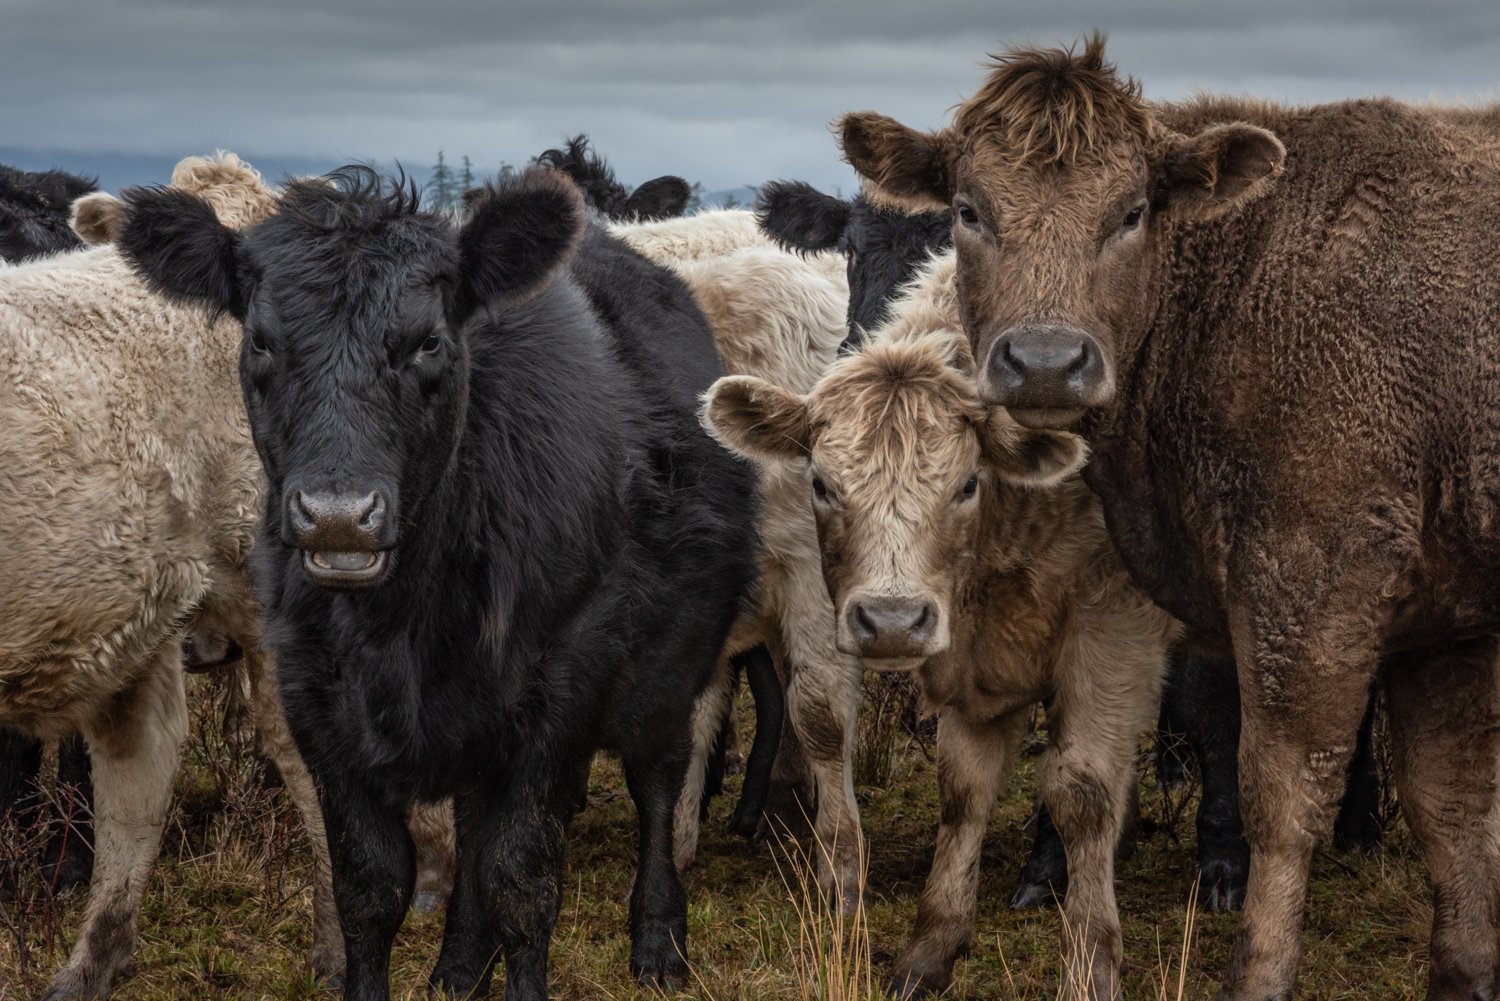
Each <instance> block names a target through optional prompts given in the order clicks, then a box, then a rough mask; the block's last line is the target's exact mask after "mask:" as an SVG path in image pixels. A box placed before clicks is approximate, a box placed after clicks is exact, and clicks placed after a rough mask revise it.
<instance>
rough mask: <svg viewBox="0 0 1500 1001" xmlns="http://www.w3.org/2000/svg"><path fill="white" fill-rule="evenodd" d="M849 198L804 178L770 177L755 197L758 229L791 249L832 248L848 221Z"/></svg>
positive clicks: (840, 237)
mask: <svg viewBox="0 0 1500 1001" xmlns="http://www.w3.org/2000/svg"><path fill="white" fill-rule="evenodd" d="M849 209H850V205H849V202H847V201H845V200H844V199H842V198H835V197H834V196H833V195H825V194H824V193H823V192H821V191H819V190H818V189H817V188H814V187H813V186H812V185H811V184H808V183H806V182H804V181H771V182H770V183H768V184H767V185H766V186H765V187H763V188H761V189H760V195H759V196H758V197H757V198H756V199H755V217H756V219H757V220H758V221H759V222H760V229H761V232H762V233H765V234H766V235H767V236H769V237H770V238H771V239H773V240H775V241H776V242H777V243H779V244H781V246H782V247H784V248H786V249H787V250H791V251H800V252H802V253H817V252H818V251H820V250H832V249H834V248H835V247H837V246H838V245H839V241H840V240H842V239H843V238H844V230H845V228H847V227H848V225H849Z"/></svg>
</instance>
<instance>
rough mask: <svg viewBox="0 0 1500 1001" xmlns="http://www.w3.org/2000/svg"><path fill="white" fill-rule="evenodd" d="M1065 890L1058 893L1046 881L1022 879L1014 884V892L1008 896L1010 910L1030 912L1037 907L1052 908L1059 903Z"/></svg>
mask: <svg viewBox="0 0 1500 1001" xmlns="http://www.w3.org/2000/svg"><path fill="white" fill-rule="evenodd" d="M1066 892H1067V888H1066V887H1064V888H1063V892H1062V893H1058V892H1057V891H1056V889H1055V888H1054V887H1053V885H1052V884H1051V883H1050V882H1049V881H1047V880H1045V879H1044V880H1040V881H1037V880H1029V879H1023V880H1021V882H1019V883H1017V884H1016V890H1015V892H1014V893H1012V894H1011V895H1010V909H1011V910H1013V911H1030V910H1035V909H1036V908H1038V907H1052V906H1053V905H1055V904H1058V903H1061V902H1062V899H1063V896H1064V894H1066Z"/></svg>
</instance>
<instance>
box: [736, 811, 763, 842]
mask: <svg viewBox="0 0 1500 1001" xmlns="http://www.w3.org/2000/svg"><path fill="white" fill-rule="evenodd" d="M729 833H730V834H735V835H738V836H739V837H742V838H744V839H745V840H746V841H760V840H762V839H763V838H765V836H766V827H765V825H764V824H763V823H761V819H760V817H756V816H750V815H749V814H747V813H746V814H742V813H740V811H739V810H735V811H734V815H733V816H731V817H730V818H729Z"/></svg>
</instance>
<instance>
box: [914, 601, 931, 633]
mask: <svg viewBox="0 0 1500 1001" xmlns="http://www.w3.org/2000/svg"><path fill="white" fill-rule="evenodd" d="M931 620H932V606H930V605H923V606H922V610H921V611H920V612H918V613H917V617H916V619H915V620H914V621H913V622H912V624H911V631H912V633H913V634H915V635H922V634H924V633H926V632H927V626H928V623H929V622H930V621H931Z"/></svg>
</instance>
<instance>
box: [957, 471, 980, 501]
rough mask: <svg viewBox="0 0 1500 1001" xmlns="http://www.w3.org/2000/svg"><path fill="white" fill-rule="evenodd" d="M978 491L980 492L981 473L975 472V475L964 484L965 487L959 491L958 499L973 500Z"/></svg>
mask: <svg viewBox="0 0 1500 1001" xmlns="http://www.w3.org/2000/svg"><path fill="white" fill-rule="evenodd" d="M978 492H979V474H978V473H975V474H974V475H973V476H971V477H969V481H968V482H967V483H965V484H964V488H963V489H962V490H960V491H959V492H958V499H959V501H960V502H962V501H966V500H971V499H973V497H974V495H975V494H976V493H978Z"/></svg>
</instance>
